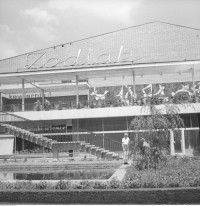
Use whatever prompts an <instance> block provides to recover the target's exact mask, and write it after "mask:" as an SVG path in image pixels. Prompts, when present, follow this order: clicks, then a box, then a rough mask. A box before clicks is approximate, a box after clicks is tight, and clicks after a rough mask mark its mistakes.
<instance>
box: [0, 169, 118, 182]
mask: <svg viewBox="0 0 200 206" xmlns="http://www.w3.org/2000/svg"><path fill="white" fill-rule="evenodd" d="M115 171H116V170H115V169H84V170H83V169H81V170H55V171H53V170H47V171H17V172H15V171H3V172H0V181H6V180H86V179H109V178H110V177H111V176H112V175H113V174H114V172H115Z"/></svg>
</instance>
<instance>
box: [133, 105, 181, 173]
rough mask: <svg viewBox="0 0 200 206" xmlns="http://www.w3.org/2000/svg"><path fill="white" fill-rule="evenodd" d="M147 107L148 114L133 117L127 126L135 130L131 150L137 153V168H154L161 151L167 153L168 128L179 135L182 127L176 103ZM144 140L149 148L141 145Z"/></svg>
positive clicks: (161, 154) (161, 153) (159, 158)
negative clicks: (160, 107) (159, 106)
mask: <svg viewBox="0 0 200 206" xmlns="http://www.w3.org/2000/svg"><path fill="white" fill-rule="evenodd" d="M148 108H149V111H148V112H150V115H148V116H137V117H134V118H133V120H132V121H131V123H130V126H129V129H130V130H135V131H136V138H135V141H134V142H133V144H134V147H133V150H135V152H136V151H137V154H138V155H139V156H138V159H137V166H138V168H139V169H143V168H149V167H154V168H156V167H157V165H158V164H159V161H161V160H162V157H163V153H164V152H165V153H166V152H168V153H169V143H170V130H171V131H172V132H174V133H175V135H176V136H179V134H180V132H179V129H180V128H183V127H184V122H183V119H182V118H181V117H180V115H179V114H178V111H179V109H178V107H177V106H176V105H164V106H163V107H162V109H158V108H156V106H155V105H150V106H149V107H148ZM144 141H145V142H147V143H148V144H149V148H145V146H143V142H144Z"/></svg>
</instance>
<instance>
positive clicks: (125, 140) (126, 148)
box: [122, 133, 130, 164]
mask: <svg viewBox="0 0 200 206" xmlns="http://www.w3.org/2000/svg"><path fill="white" fill-rule="evenodd" d="M129 143H130V139H129V137H128V133H124V137H123V138H122V148H123V152H124V164H128V162H127V161H128V153H129Z"/></svg>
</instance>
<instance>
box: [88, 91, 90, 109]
mask: <svg viewBox="0 0 200 206" xmlns="http://www.w3.org/2000/svg"><path fill="white" fill-rule="evenodd" d="M88 108H90V88H88Z"/></svg>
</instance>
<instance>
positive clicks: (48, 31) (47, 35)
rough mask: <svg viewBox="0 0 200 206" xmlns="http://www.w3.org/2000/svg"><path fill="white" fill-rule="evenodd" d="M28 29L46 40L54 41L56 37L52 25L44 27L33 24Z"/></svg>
mask: <svg viewBox="0 0 200 206" xmlns="http://www.w3.org/2000/svg"><path fill="white" fill-rule="evenodd" d="M30 31H31V32H33V33H34V34H36V35H37V36H39V37H40V38H42V39H43V40H44V41H47V42H48V41H54V40H55V39H56V37H57V36H56V34H55V33H54V31H53V29H52V27H48V26H45V27H41V26H33V27H31V28H30Z"/></svg>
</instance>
